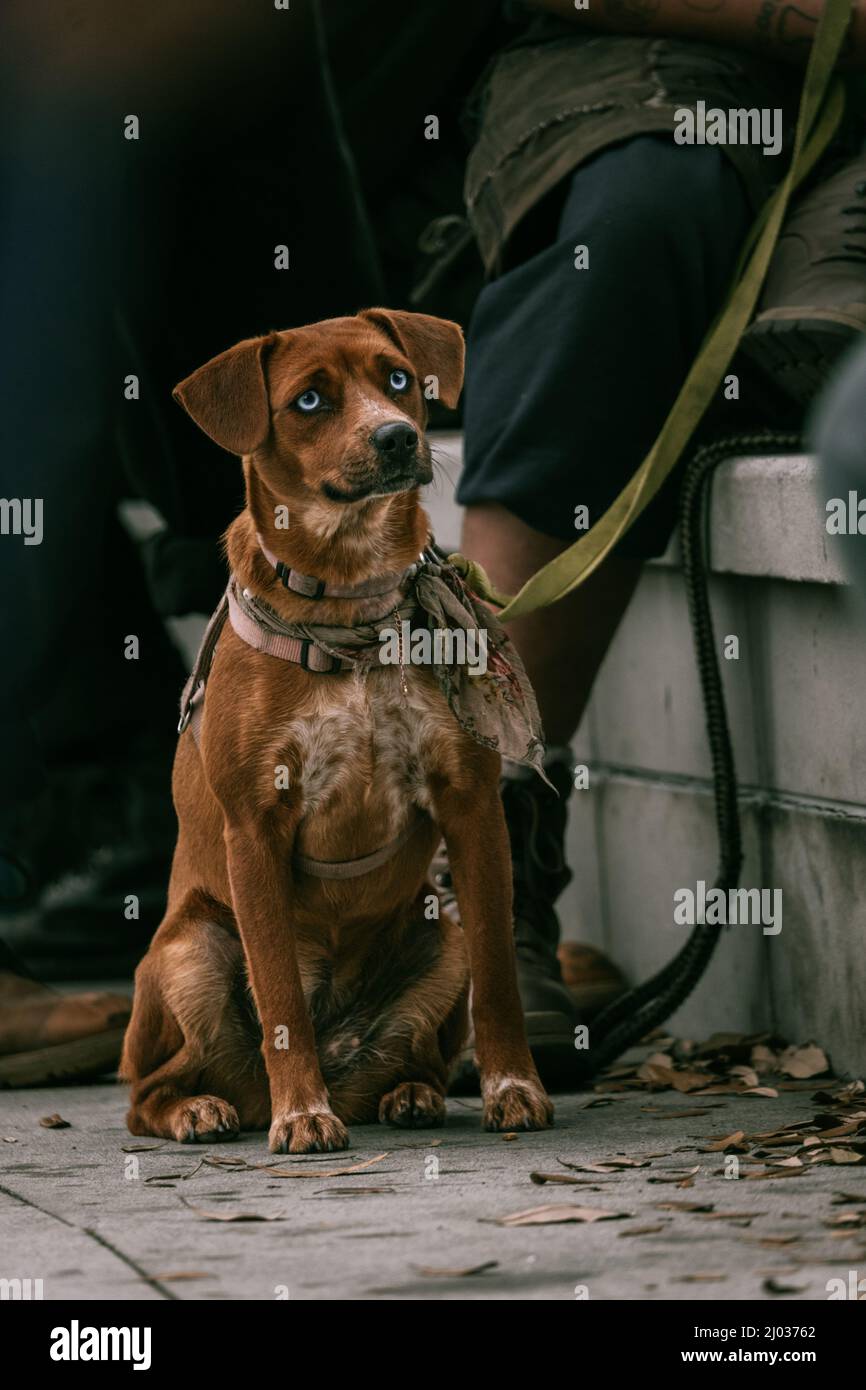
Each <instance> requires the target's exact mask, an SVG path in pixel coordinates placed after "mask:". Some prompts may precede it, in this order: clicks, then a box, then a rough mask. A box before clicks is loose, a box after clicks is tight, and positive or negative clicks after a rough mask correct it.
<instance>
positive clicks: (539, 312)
mask: <svg viewBox="0 0 866 1390" xmlns="http://www.w3.org/2000/svg"><path fill="white" fill-rule="evenodd" d="M749 222H750V210H749V206H748V203H747V200H746V197H745V194H744V192H743V190H742V188H741V186H740V183H739V179H738V176H737V174H736V173H735V171H734V169H733V167H732V166H731V165H730V164H729V163H728V162H727V160H726V158H725V156H724V155H723V154H722V153H721V152H720V151H719V150H714V149H707V148H693V147H680V146H675V145H674V144H673V142H672V141H670V140H669V139H667V138H664V137H660V136H645V137H639V138H636V139H634V140H631V141H628V142H626V143H623V144H622V145H618V146H615V147H612V148H611V149H609V150H606V151H604V152H603V153H602V154H600V155H598V156H596V157H595V158H594V159H593V160H591V161H590V162H588V163H587V164H586V165H583V166H582V167H581V168H579V169H578V170H577V172H576V173H575V174H574V175H573V176H572V177H571V180H570V183H569V185H568V187H567V190H566V192H565V196H564V201H563V204H562V208H561V213H560V216H559V220H558V226H557V229H556V234H555V239H554V241H553V243H552V244H549V245H547V246H546V247H545V248H544V249H542V250H540V251H538V252H537V253H536V254H534V255H531V256H530V257H529V258H528V259H525V260H523V261H522V262H521V263H520V264H518V265H516V266H514V267H513V268H511V269H508V270H507V271H506V272H505V273H504V274H503V275H502V276H500V277H499V279H497V280H495V281H493V282H492V283H491V284H489V285H488V286H487V287H486V288H485V290H484V291H483V293H482V295H481V297H480V299H479V302H478V305H477V306H476V311H475V315H474V317H473V321H472V324H471V327H470V332H469V342H468V371H467V383H466V401H465V436H466V466H465V470H464V474H463V477H462V479H461V483H460V487H459V490H458V499H459V500H460V501H461V502H463V503H464V505H465V506H466V514H465V522H464V534H463V550H464V552H465V553H466V554H467V555H468V556H469V557H470V558H471V559H473V560H477V561H479V562H480V563H481V564H482V565H483V566H484V568H485V569H486V570H487V572H488V573H489V575H490V577H491V579H492V580H493V582H494V583H495V584H496V586H497V587H498V588H500V589H502V590H504V591H505V592H512V593H513V592H515V591H516V590H517V589H518V588H519V587H520V586H521V584H522V583H523V582H524V581H525V580H526V579H528V578H529V576H530V575H531V574H533V573H535V572H536V571H537V570H538V569H540V568H541V566H542V565H543V564H545V563H546V562H547V561H549V560H551V559H552V558H554V557H555V556H556V555H558V554H560V553H561V552H562V551H563V550H565V549H566V548H567V547H568V546H569V545H571V544H572V543H573V542H574V541H575V540H576V539H578V538H579V536H580V535H581V534H582V533H583V531H582V530H577V529H575V520H576V519H579V520H581V521H582V520H583V516H582V514H581V513H580V512H578V510H577V509H578V508H582V507H585V508H586V509H587V513H588V516H587V520H588V524H589V525H590V526H591V525H592V524H594V523H595V522H596V521H598V519H599V518H600V517H601V516H602V515H603V514H604V512H605V510H606V509H607V507H608V506H609V505H610V503H611V502H612V501H613V499H614V497H615V496H616V495H617V493H618V492H619V491H620V490H621V488H622V487H623V486H624V485H625V484H626V482H627V481H628V478H629V477H630V476H631V474H632V473H633V472H634V470H635V469H636V468H637V466H638V465H639V463H640V462H641V460H642V459H643V457H644V455H645V454H646V452H647V451H648V449H649V448H650V446H651V444H652V443H653V440H654V439H655V437H656V435H657V433H658V431H659V429H660V427H661V425H662V423H663V421H664V418H665V416H666V414H667V412H668V410H669V409H670V407H671V405H672V404H673V401H674V400H675V398H676V394H677V392H678V390H679V387H680V385H681V384H682V381H683V380H684V378H685V376H686V373H687V371H688V369H689V366H690V365H691V362H692V360H693V358H694V355H695V353H696V351H697V349H698V347H699V346H700V343H701V341H702V339H703V336H704V334H705V332H706V330H707V328H708V327H709V324H710V323H711V321H712V318H713V316H714V314H715V313H716V311H717V310H718V308H719V306H720V304H721V302H722V300H723V297H724V294H725V291H726V289H727V286H728V283H729V279H730V276H731V273H732V271H733V268H734V266H735V263H736V259H737V255H738V253H739V249H740V246H741V244H742V240H743V237H744V236H745V234H746V232H747V230H748V227H749ZM580 245H584V246H586V247H587V248H588V253H589V268H588V269H576V268H575V248H576V247H577V246H580ZM675 495H676V494H675V485H673V486H668V487H666V488H665V489H663V492H662V494H661V495H660V496H659V498H657V499H656V501H655V502H654V503H653V504H652V505H651V507H650V508H649V509H648V511H647V512H646V513H645V514H644V516H643V517H642V518H641V519H640V521H639V522H638V523H637V524H636V526H635V527H634V528H633V530H632V531H631V532H630V533H629V535H628V536H627V537H626V539H625V541H624V542H623V543H622V544H621V545H620V547H619V548H618V550H617V551H616V552H615V553H614V554H613V555H612V556H611V557H610V558H609V559H608V560H607V561H606V562H605V564H604V565H602V566H601V567H600V568H599V569H598V570H597V571H596V573H595V574H594V575H593V576H591V578H590V579H589V580H588V581H587V582H586V584H584V585H583V586H582V587H581V588H580V589H578V590H577V591H576V592H575V593H574V594H572V595H570V596H569V597H568V598H566V599H564V600H562V601H561V602H560V603H558V604H556V605H555V606H554V607H552V608H548V609H545V610H543V611H540V612H537V613H533V614H530V615H528V616H527V617H525V618H522V619H520V620H518V621H517V622H515V623H514V624H513V625H512V626H511V629H510V631H511V635H512V637H513V639H514V641H515V643H516V645H517V647H518V650H519V651H520V653H521V656H522V657H523V660H524V662H525V664H526V667H527V670H528V673H529V675H530V678H531V680H532V682H533V684H534V686H535V689H536V693H537V696H538V702H539V707H540V710H541V715H542V720H543V722H544V725H545V732H546V735H547V739H548V744H549V746H550V763H549V772H550V775H551V780H552V781H554V783H555V785H556V788H557V791H558V792H559V798H557V797H556V796H555V795H554V794H553V793H552V792H551V791H550V789H549V788H547V787H545V786H544V785H543V784H542V783H541V782H540V780H539V779H534V780H532V781H527V780H526V779H525V778H522V777H514V776H511V775H507V776H506V780H505V782H504V787H503V796H504V798H505V801H506V808H507V814H508V820H509V828H510V830H511V836H512V851H513V861H514V871H515V935H516V942H517V950H518V957H519V960H520V965H521V992H522V996H523V999H524V1005H525V1008H526V1010H527V1022H528V1026H529V1027H530V1033H531V1032H532V1018H533V1015H535V1014H539V1015H540V1014H541V1013H547V1014H549V1013H550V1012H551V1011H553V1012H557V1011H558V1012H559V1013H560V1017H561V1019H562V1020H563V1026H562V1028H561V1030H560V1031H561V1032H562V1037H563V1040H564V1039H565V1038H566V1036H567V1034H568V1032H569V1031H570V1029H569V1027H568V1024H569V1023H570V1021H571V1020H573V1014H572V1013H570V1006H571V998H570V996H569V995H568V994H567V992H566V991H565V989H564V987H563V985H562V983H561V978H560V972H559V966H558V962H557V957H556V950H557V946H558V942H559V924H558V922H557V919H556V915H555V912H554V907H553V904H554V902H555V899H556V897H557V896H558V894H559V893H560V892H561V891H562V888H563V887H564V886H565V884H566V883H567V882H568V878H569V876H570V875H569V873H568V870H567V868H566V867H565V862H564V856H563V835H564V830H565V806H564V802H565V800H566V798H567V796H568V794H569V792H570V790H571V776H570V766H569V761H568V750H567V748H566V746H565V745H567V744H568V742H569V740H570V739H571V737H572V735H573V734H574V732H575V730H576V728H577V726H578V724H579V721H580V718H581V716H582V714H583V711H584V709H585V707H586V704H587V701H588V699H589V696H590V693H591V691H592V687H593V683H594V680H595V677H596V675H597V673H598V670H599V668H600V666H601V663H602V661H603V659H604V655H605V652H606V651H607V649H608V646H609V644H610V642H611V640H612V638H613V636H614V634H615V632H616V629H617V627H618V625H619V622H620V619H621V617H622V615H623V613H624V611H625V609H626V607H627V605H628V602H629V599H630V597H631V594H632V592H633V590H634V586H635V584H636V582H637V579H638V577H639V574H640V569H641V565H642V563H643V560H644V559H645V558H648V557H650V556H652V555H657V554H660V553H661V552H662V550H663V549H664V547H665V545H666V543H667V540H668V538H669V535H670V531H671V528H672V525H673V519H674V506H675ZM546 1026H547V1025H545V1027H546Z"/></svg>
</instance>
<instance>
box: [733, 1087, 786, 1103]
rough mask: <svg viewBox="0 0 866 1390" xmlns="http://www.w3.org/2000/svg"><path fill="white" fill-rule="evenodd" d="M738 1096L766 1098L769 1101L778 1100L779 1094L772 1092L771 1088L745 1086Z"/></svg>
mask: <svg viewBox="0 0 866 1390" xmlns="http://www.w3.org/2000/svg"><path fill="white" fill-rule="evenodd" d="M740 1094H741V1095H744V1096H767V1097H768V1099H770V1100H778V1098H779V1092H778V1091H776V1090H774V1088H773V1087H772V1086H747V1087H746V1089H745V1090H744V1091H741V1092H740Z"/></svg>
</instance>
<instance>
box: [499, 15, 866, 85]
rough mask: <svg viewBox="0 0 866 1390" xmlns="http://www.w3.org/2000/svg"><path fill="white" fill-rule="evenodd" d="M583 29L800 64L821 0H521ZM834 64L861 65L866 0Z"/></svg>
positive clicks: (865, 64)
mask: <svg viewBox="0 0 866 1390" xmlns="http://www.w3.org/2000/svg"><path fill="white" fill-rule="evenodd" d="M527 3H528V4H529V5H530V7H531V8H535V9H539V10H547V11H548V12H549V13H550V14H555V15H557V16H558V17H559V18H560V19H568V20H571V21H572V22H573V23H575V24H578V25H581V26H582V27H584V28H587V29H597V30H600V31H601V32H603V33H608V34H667V35H670V36H671V37H678V38H692V39H702V40H704V41H705V42H709V43H713V42H716V43H728V44H732V45H733V46H734V47H738V48H748V49H751V50H752V51H753V52H756V53H763V54H764V55H765V56H766V57H768V58H774V59H778V60H779V61H781V62H789V63H798V64H801V65H805V63H806V61H807V59H808V57H809V49H810V48H811V46H812V39H813V37H814V34H815V30H816V28H817V25H818V19H819V17H820V15H821V12H822V10H823V8H824V4H825V3H826V0H796V3H794V0H588V5H587V8H586V9H577V8H575V0H527ZM843 54H844V57H843V59H842V61H841V62H840V64H839V66H840V67H846V68H857V69H859V70H861V71H863V70H866V0H854V5H853V9H852V20H851V27H850V29H849V31H848V35H847V38H846V40H845V46H844V49H843Z"/></svg>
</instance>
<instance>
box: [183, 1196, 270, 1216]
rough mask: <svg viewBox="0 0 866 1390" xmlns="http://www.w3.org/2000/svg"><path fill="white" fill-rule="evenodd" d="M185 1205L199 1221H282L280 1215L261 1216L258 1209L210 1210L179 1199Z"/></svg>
mask: <svg viewBox="0 0 866 1390" xmlns="http://www.w3.org/2000/svg"><path fill="white" fill-rule="evenodd" d="M180 1200H181V1201H182V1202H183V1204H184V1206H185V1207H189V1209H190V1211H191V1212H192V1213H193V1215H194V1216H197V1217H198V1218H199V1220H201V1221H282V1220H284V1218H283V1217H282V1216H263V1215H262V1213H261V1212H258V1211H210V1210H208V1209H207V1208H206V1207H194V1206H193V1204H192V1202H186V1201H184V1199H183V1197H181V1199H180Z"/></svg>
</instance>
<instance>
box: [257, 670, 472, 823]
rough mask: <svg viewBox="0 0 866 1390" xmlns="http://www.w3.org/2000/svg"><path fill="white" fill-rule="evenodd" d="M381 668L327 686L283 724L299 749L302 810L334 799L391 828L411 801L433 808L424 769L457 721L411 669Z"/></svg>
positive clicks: (438, 757) (437, 760) (328, 806)
mask: <svg viewBox="0 0 866 1390" xmlns="http://www.w3.org/2000/svg"><path fill="white" fill-rule="evenodd" d="M406 675H407V685H408V693H404V692H403V690H402V688H401V683H400V676H399V671H398V670H397V669H392V668H385V669H380V670H376V671H374V672H372V673H371V674H370V675H369V676H367V677H366V679H365V678H363V677H360V676H359V677H353V678H352V679H350V680H341V681H339V682H336V681H335V682H334V683H333V684H332V685H330V686H329V683H328V680H327V677H323V678H322V681H321V686H320V687H319V688H317V690H316V692H315V695H314V700H313V704H312V705H311V706H310V708H309V710H308V711H305V712H304V713H303V714H302V715H300V716H298V717H297V718H295V719H293V720H292V721H291V723H290V724H288V725H285V726H283V728H282V729H281V730H280V734H281V738H284V739H286V740H287V741H288V742H289V743H290V744H291V745H292V746H293V747H294V748H295V749H297V752H298V754H299V761H300V773H299V781H300V785H301V789H302V795H303V813H304V816H305V817H309V816H310V815H311V814H313V813H321V812H323V811H326V810H332V809H335V804H336V803H339V804H340V805H341V806H342V807H344V808H345V809H349V808H351V813H352V814H353V815H355V816H363V815H365V814H370V815H374V816H375V818H376V820H377V821H379V822H380V823H381V822H384V823H385V824H386V825H387V826H388V827H390V828H391V829H392V830H394V831H395V833H396V831H397V830H399V828H400V827H401V826H402V825H403V824H404V823H405V820H406V817H407V812H408V810H409V808H410V807H411V806H412V805H413V804H414V805H416V806H420V807H422V808H423V809H425V810H430V809H431V802H430V793H429V790H428V773H429V771H430V769H431V768H432V767H433V766H434V765H436V766H440V767H441V765H442V760H443V752H444V751H445V750H446V749H447V747H448V745H449V744H452V743H453V742H454V738H455V731H456V729H457V725H456V723H455V720H454V717H453V715H452V714H451V712H450V711H449V709H448V707H447V705H446V704H445V701H444V699H443V697H442V696H441V695H440V694H439V692H438V689H437V688H436V687H435V686H433V685H432V684H431V683H430V682H429V680H425V679H422V678H421V677H420V676H419V674H418V673H416V672H414V671H412V670H411V668H410V669H408V670H407V671H406Z"/></svg>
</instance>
